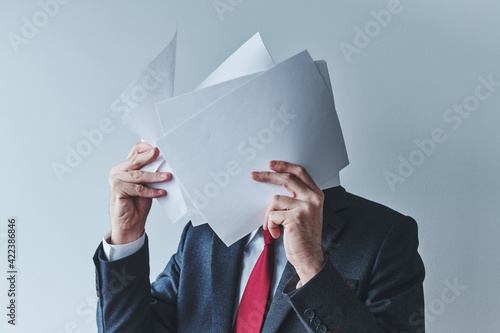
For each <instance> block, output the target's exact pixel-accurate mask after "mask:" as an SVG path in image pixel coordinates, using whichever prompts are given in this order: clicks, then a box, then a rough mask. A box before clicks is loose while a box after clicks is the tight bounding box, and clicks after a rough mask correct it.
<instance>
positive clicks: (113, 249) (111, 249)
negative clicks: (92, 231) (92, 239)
mask: <svg viewBox="0 0 500 333" xmlns="http://www.w3.org/2000/svg"><path fill="white" fill-rule="evenodd" d="M110 238H111V230H110V231H108V232H107V233H105V234H104V236H103V238H102V247H103V249H104V254H105V255H106V258H107V259H108V261H115V260H119V259H122V258H125V257H128V256H130V255H132V254H134V253H136V252H137V251H139V249H140V248H141V247H142V246H143V245H144V242H145V241H146V233H143V234H142V236H141V238H139V239H137V240H135V241H133V242H132V243H127V244H120V245H113V244H109V243H108V239H110Z"/></svg>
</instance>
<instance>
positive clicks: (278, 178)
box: [251, 171, 311, 199]
mask: <svg viewBox="0 0 500 333" xmlns="http://www.w3.org/2000/svg"><path fill="white" fill-rule="evenodd" d="M251 177H252V179H253V180H255V181H258V182H264V183H270V184H275V185H282V186H283V187H284V188H285V189H286V190H287V191H288V192H290V193H291V194H292V198H302V199H305V198H306V197H307V196H308V192H310V191H311V189H310V188H309V187H307V186H306V184H304V183H303V182H302V181H300V180H299V179H298V178H297V177H295V176H294V175H292V174H290V173H286V172H285V173H280V172H269V171H263V172H257V171H254V172H252V173H251Z"/></svg>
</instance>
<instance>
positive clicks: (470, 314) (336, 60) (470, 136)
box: [0, 0, 500, 333]
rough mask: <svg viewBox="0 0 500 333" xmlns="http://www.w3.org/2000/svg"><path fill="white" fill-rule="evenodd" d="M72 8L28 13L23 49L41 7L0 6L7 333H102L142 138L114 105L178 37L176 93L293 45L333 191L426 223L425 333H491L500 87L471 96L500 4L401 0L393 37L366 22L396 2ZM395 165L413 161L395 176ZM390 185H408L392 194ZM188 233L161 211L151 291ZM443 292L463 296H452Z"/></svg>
mask: <svg viewBox="0 0 500 333" xmlns="http://www.w3.org/2000/svg"><path fill="white" fill-rule="evenodd" d="M44 1H45V2H47V1H49V0H42V2H44ZM49 2H50V1H49ZM62 2H63V1H62V0H61V3H62ZM64 2H65V4H60V6H59V8H58V10H57V12H56V11H54V13H53V14H54V15H53V17H49V16H46V17H47V18H48V19H47V20H46V22H44V17H43V14H42V16H40V17H38V16H37V19H38V20H39V21H38V24H39V25H40V27H39V28H38V31H37V33H36V34H35V33H34V32H33V31H31V36H30V35H27V36H28V37H29V38H26V40H24V42H23V43H22V44H20V45H18V47H17V51H18V52H15V51H16V47H15V46H13V44H12V43H11V41H10V40H9V36H10V38H12V36H13V35H12V34H11V33H14V34H17V35H19V36H21V37H22V36H23V35H22V28H23V25H24V24H25V23H24V22H23V18H24V17H26V18H27V19H28V20H29V21H31V22H33V16H34V15H35V16H36V15H38V14H37V13H38V12H40V11H41V10H42V8H41V6H40V4H39V3H38V2H37V1H35V0H25V1H22V2H21V1H13V0H1V7H0V8H1V11H0V36H1V38H0V45H1V46H0V73H1V74H0V77H1V79H0V96H1V98H0V136H1V137H0V138H1V141H0V142H1V147H2V149H1V154H2V163H1V164H0V168H1V169H0V175H1V179H2V182H1V185H0V189H1V190H0V203H1V204H0V207H1V213H0V219H1V221H2V222H1V224H0V234H2V235H0V241H1V242H2V244H1V249H2V250H1V251H2V253H1V254H0V258H1V260H0V266H1V267H2V271H4V272H6V269H7V268H6V264H7V263H6V237H5V233H6V232H7V231H6V230H7V217H9V216H17V217H18V219H19V222H18V224H19V227H18V236H19V241H18V245H19V248H18V265H19V276H18V292H19V294H18V295H19V296H18V317H17V323H18V324H17V325H16V327H14V328H13V327H11V325H7V323H6V321H7V320H6V316H5V314H4V312H6V309H5V307H6V304H7V303H6V302H7V296H6V290H7V284H6V281H5V279H4V278H2V279H1V282H0V288H1V289H0V295H1V296H0V304H1V308H2V309H4V310H1V313H0V314H1V316H0V318H3V319H1V321H0V330H1V331H2V332H54V333H59V332H94V331H95V324H94V321H95V318H94V305H95V301H96V297H95V290H94V268H93V263H92V261H91V257H92V255H93V252H94V250H95V248H96V246H97V245H98V243H99V241H100V238H101V236H102V234H103V233H104V232H105V231H107V230H108V228H109V226H110V223H109V217H108V200H109V189H108V183H107V178H108V173H109V169H110V168H111V167H112V166H113V165H115V164H118V163H120V162H121V161H122V160H123V159H124V158H125V157H126V155H127V154H128V151H129V150H130V147H131V146H132V144H133V143H134V142H135V141H137V140H138V138H136V137H135V136H134V135H133V134H131V133H130V132H129V131H128V130H127V129H125V128H124V127H123V126H122V125H121V124H120V123H119V122H118V121H117V120H115V119H114V118H112V116H111V115H110V114H109V113H108V109H109V106H110V104H111V103H112V101H113V100H114V99H115V98H117V97H118V96H119V94H120V93H121V91H122V90H123V89H124V88H125V87H126V85H127V84H128V83H129V82H130V81H131V80H132V79H134V78H135V77H136V76H137V75H138V73H139V72H140V71H141V70H142V68H143V67H144V66H145V65H147V63H148V62H149V61H150V60H151V59H152V58H153V57H154V56H156V54H157V53H158V52H159V51H160V50H161V49H162V48H163V47H164V46H165V45H166V43H167V42H168V41H169V40H170V38H171V37H172V35H173V33H174V32H175V29H176V27H177V26H178V53H177V56H178V60H177V78H176V94H180V93H183V92H187V91H190V90H191V89H193V88H194V87H195V86H196V85H197V84H198V83H200V82H201V81H202V80H203V79H204V78H205V77H206V76H207V75H208V74H209V73H210V72H211V71H212V70H213V69H214V68H215V67H216V66H217V65H219V63H220V62H221V61H223V60H224V59H225V58H226V57H227V56H228V55H229V54H230V53H231V52H233V51H234V50H235V49H236V48H237V47H238V46H239V45H241V44H242V43H243V42H244V41H245V40H246V39H248V38H249V37H250V36H252V35H253V34H254V33H255V32H257V31H260V32H261V35H262V38H263V40H264V42H265V43H266V45H267V46H268V48H269V51H270V53H271V54H272V56H273V57H274V58H275V60H276V61H277V62H279V61H282V60H284V59H286V58H288V57H289V56H291V55H293V54H295V53H297V52H299V51H301V50H303V49H308V50H309V51H310V53H311V54H312V56H313V57H314V58H315V59H325V60H326V61H327V63H328V66H329V69H330V75H331V80H332V84H333V88H334V94H335V98H336V100H335V102H336V106H337V110H338V114H339V117H340V121H341V125H342V127H343V130H344V135H345V140H346V142H347V148H348V152H349V156H350V161H351V164H350V165H349V166H348V167H347V168H346V169H345V170H344V171H342V172H341V182H342V184H343V185H344V187H345V188H346V189H347V190H349V191H350V192H353V193H356V194H358V195H361V196H364V197H367V198H369V199H372V200H376V201H378V202H381V203H383V204H386V205H388V206H391V207H392V208H394V209H396V210H399V211H401V212H403V213H405V214H407V215H411V216H413V217H414V218H415V219H416V220H417V221H418V223H419V228H420V229H419V236H420V253H421V255H422V257H423V259H424V262H425V265H426V268H427V276H426V280H425V296H426V312H427V331H428V332H431V333H432V332H498V331H500V320H499V317H498V309H499V302H498V299H500V291H499V288H498V286H497V285H498V281H499V280H500V269H499V268H498V267H499V264H500V256H499V250H500V245H498V244H499V242H498V236H499V231H500V226H499V223H498V222H499V215H500V208H499V205H498V202H499V201H500V200H499V199H500V195H499V193H500V177H499V174H498V170H499V168H500V148H499V147H500V146H499V144H498V143H499V139H500V135H499V134H498V133H499V130H498V128H499V126H500V87H499V86H496V87H490V88H491V90H492V91H491V92H489V96H487V97H486V96H485V95H486V92H488V91H487V90H485V89H484V88H479V96H480V97H481V98H483V100H480V99H477V98H475V97H474V96H475V94H476V87H477V86H478V85H480V84H481V81H480V77H483V78H484V79H488V76H491V78H492V79H493V81H496V82H498V81H500V65H499V63H498V55H499V54H500V44H499V43H498V31H500V21H499V20H498V13H499V11H500V3H499V2H497V1H493V0H489V1H488V0H475V1H463V0H439V1H431V0H420V1H411V0H401V1H400V2H399V5H398V6H396V7H395V8H396V10H393V11H394V12H397V13H395V14H392V18H391V22H390V23H388V24H384V25H385V26H382V25H381V24H380V23H378V24H374V23H373V22H371V21H374V22H375V18H374V16H373V15H372V13H371V11H375V12H379V11H380V10H383V9H384V10H387V8H388V6H389V7H391V3H392V4H395V2H394V1H388V0H384V1H375V0H372V1H297V0H294V1H285V0H275V1H264V0H254V1H249V0H221V2H222V3H225V4H226V5H227V6H229V7H230V8H231V10H228V11H226V12H224V13H223V14H222V15H221V16H219V15H218V13H217V11H216V9H215V7H214V1H213V0H204V1H200V0H198V1H193V0H183V1H151V0H148V1H128V0H121V1H94V0H86V1H79V0H73V1H67V0H66V1H64ZM391 8H392V7H391ZM392 9H394V8H392ZM377 26H378V28H380V29H377ZM357 28H359V29H361V30H363V31H364V30H365V28H368V29H372V30H369V33H370V34H371V36H372V37H369V38H370V42H369V44H368V42H367V40H366V39H365V40H364V41H363V40H361V39H360V37H359V36H358V39H356V34H357V32H356V31H357V30H356V29H357ZM25 33H26V31H25ZM23 38H24V37H23ZM356 42H357V51H356V52H357V53H353V54H352V55H351V56H348V57H346V55H345V54H344V52H343V51H342V48H341V46H342V45H343V46H344V47H346V44H350V45H351V46H356ZM343 43H345V44H343ZM365 44H367V45H365ZM464 102H465V103H469V104H468V106H467V107H468V108H469V109H471V110H472V109H473V110H474V111H471V112H470V113H469V112H468V111H467V113H463V114H464V115H465V116H457V115H458V113H454V114H453V117H455V118H449V117H451V116H452V114H451V113H449V112H450V111H447V110H448V109H450V108H453V106H454V104H463V103H464ZM476 102H477V103H476ZM475 103H476V104H475ZM457 117H460V118H457ZM106 118H110V119H112V124H113V125H112V130H111V131H110V133H107V134H104V135H103V139H102V142H99V143H98V144H97V145H95V146H93V148H92V152H91V153H90V154H89V155H88V156H86V157H84V158H83V159H82V161H81V162H80V163H79V164H78V165H77V166H75V167H74V168H72V172H71V173H69V172H68V173H65V174H63V175H62V180H59V179H58V177H57V176H56V174H55V172H54V171H53V168H52V166H51V165H52V163H53V162H59V163H64V159H65V156H66V154H67V151H66V147H67V146H69V147H71V148H73V149H75V147H76V146H77V145H78V143H80V142H81V141H82V140H84V139H85V136H84V135H83V133H82V131H84V130H87V131H90V130H92V129H95V128H97V127H98V126H99V123H100V122H101V121H102V120H103V119H106ZM445 118H446V119H448V121H447V120H446V119H445ZM459 122H460V124H459ZM454 127H455V128H454ZM439 129H441V130H439ZM433 131H437V132H440V133H441V136H440V137H439V138H438V139H439V141H442V142H438V143H435V147H434V149H433V150H430V151H427V153H426V154H424V153H425V152H421V153H418V152H416V151H417V150H418V149H419V147H418V145H417V144H416V143H415V140H420V141H422V140H425V139H429V138H431V137H432V132H433ZM430 147H431V145H429V144H428V149H430ZM401 159H405V160H407V161H410V160H412V161H413V162H414V163H415V164H418V165H417V166H414V167H412V169H413V170H412V169H408V166H406V167H407V169H403V168H401V170H400V172H401V173H402V174H403V175H401V174H399V173H398V166H399V165H400V163H401ZM387 172H391V173H393V177H394V175H397V176H399V177H401V178H399V180H400V181H399V182H397V183H395V184H394V186H393V188H391V186H390V185H389V182H388V181H387V180H386V175H387ZM181 229H182V226H181V225H175V226H174V225H172V224H170V223H169V222H168V221H167V220H166V216H165V214H164V213H163V212H162V211H161V207H159V206H158V205H157V204H155V205H154V206H153V210H152V212H151V214H150V219H149V222H148V233H149V236H150V238H151V242H150V244H151V253H152V258H151V275H152V277H155V276H156V275H157V274H158V273H159V272H160V270H161V269H162V268H163V266H164V264H165V263H166V261H167V260H168V258H169V257H170V255H171V254H172V253H173V251H175V248H176V245H177V239H178V237H179V234H180V231H181ZM2 276H4V274H3V273H2ZM450 284H451V285H453V284H458V285H460V289H457V290H454V292H455V293H453V291H450V290H449V289H448V288H449V287H448V285H450Z"/></svg>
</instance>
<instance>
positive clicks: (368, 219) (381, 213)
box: [339, 192, 417, 231]
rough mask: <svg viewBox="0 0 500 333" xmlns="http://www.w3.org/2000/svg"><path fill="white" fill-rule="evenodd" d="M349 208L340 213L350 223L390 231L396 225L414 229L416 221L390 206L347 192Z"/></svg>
mask: <svg viewBox="0 0 500 333" xmlns="http://www.w3.org/2000/svg"><path fill="white" fill-rule="evenodd" d="M346 198H347V202H348V207H347V208H346V209H344V210H342V211H340V212H339V214H340V215H341V216H343V217H344V218H345V219H346V220H349V222H351V223H354V224H357V225H360V226H363V227H365V228H369V229H378V230H380V231H383V230H385V231H388V230H389V229H391V228H392V227H393V226H394V225H395V224H399V225H400V227H402V228H404V229H414V228H416V226H417V224H416V222H415V220H414V219H413V218H411V217H409V216H406V215H404V214H402V213H400V212H398V211H396V210H394V209H392V208H390V207H388V206H385V205H383V204H380V203H378V202H375V201H372V200H369V199H366V198H363V197H360V196H358V195H355V194H352V193H349V192H346Z"/></svg>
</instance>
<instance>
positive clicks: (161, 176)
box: [160, 173, 168, 179]
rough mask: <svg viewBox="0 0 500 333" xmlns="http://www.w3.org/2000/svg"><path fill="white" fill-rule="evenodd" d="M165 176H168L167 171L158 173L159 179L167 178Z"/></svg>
mask: <svg viewBox="0 0 500 333" xmlns="http://www.w3.org/2000/svg"><path fill="white" fill-rule="evenodd" d="M167 177H168V173H162V174H161V175H160V179H167Z"/></svg>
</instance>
